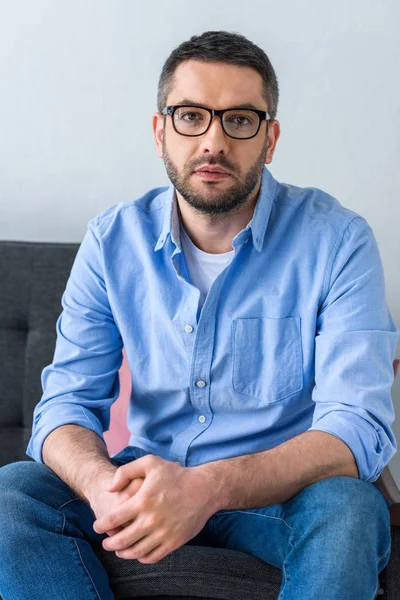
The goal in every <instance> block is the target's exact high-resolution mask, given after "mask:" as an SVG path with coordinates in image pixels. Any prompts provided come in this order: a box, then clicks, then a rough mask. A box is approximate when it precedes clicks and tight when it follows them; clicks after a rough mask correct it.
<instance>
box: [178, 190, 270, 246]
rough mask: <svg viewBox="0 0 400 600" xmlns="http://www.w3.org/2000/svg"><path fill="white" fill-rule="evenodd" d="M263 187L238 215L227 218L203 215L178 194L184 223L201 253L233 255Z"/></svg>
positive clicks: (255, 192)
mask: <svg viewBox="0 0 400 600" xmlns="http://www.w3.org/2000/svg"><path fill="white" fill-rule="evenodd" d="M260 187H261V182H260V183H259V185H258V186H257V188H256V190H255V191H254V193H253V194H252V195H251V197H250V198H249V199H248V201H247V202H246V204H244V205H243V206H242V207H241V209H240V210H239V211H238V212H236V213H233V214H227V215H207V214H204V213H199V212H198V211H196V210H195V209H194V208H193V207H192V206H190V204H188V203H187V202H186V201H185V199H184V198H183V196H181V194H180V193H179V192H178V191H177V190H176V197H177V201H178V208H179V212H180V219H181V222H182V225H183V227H184V229H185V231H186V233H187V234H188V236H189V237H190V239H191V240H192V242H193V243H194V244H195V245H196V246H197V247H198V248H200V250H203V252H208V253H210V254H222V253H224V252H230V251H231V250H232V240H233V238H234V237H235V236H236V235H237V234H238V233H239V231H242V229H244V228H245V227H246V225H247V224H248V223H249V221H251V219H252V217H253V214H254V209H255V206H256V204H257V199H258V195H259V192H260Z"/></svg>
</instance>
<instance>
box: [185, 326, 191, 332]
mask: <svg viewBox="0 0 400 600" xmlns="http://www.w3.org/2000/svg"><path fill="white" fill-rule="evenodd" d="M185 331H186V333H192V331H193V327H192V326H191V325H185Z"/></svg>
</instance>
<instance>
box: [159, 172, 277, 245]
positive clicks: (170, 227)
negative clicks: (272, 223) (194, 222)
mask: <svg viewBox="0 0 400 600" xmlns="http://www.w3.org/2000/svg"><path fill="white" fill-rule="evenodd" d="M277 185H278V182H277V181H276V179H274V177H273V176H272V175H271V173H270V172H269V170H268V169H267V167H266V165H264V171H263V175H262V179H261V187H260V193H259V196H258V200H257V204H256V207H255V209H254V213H253V217H252V219H251V221H250V222H249V223H248V225H247V226H246V228H245V230H244V231H246V230H248V229H250V230H251V235H252V238H253V244H254V247H255V248H256V250H258V252H261V250H262V247H263V244H264V237H265V231H266V229H267V225H268V221H269V216H270V214H271V209H272V203H273V201H274V199H275V195H276V189H277ZM179 224H180V220H179V214H178V203H177V200H176V194H175V188H174V186H173V185H170V186H169V187H168V189H167V190H166V192H165V204H164V218H163V225H162V229H161V233H160V235H159V237H158V240H157V243H156V245H155V247H154V250H155V251H157V250H160V249H161V248H162V247H163V246H164V244H165V242H166V240H167V237H168V236H169V235H170V236H171V240H172V241H173V242H174V244H175V246H177V247H179V248H180V233H179ZM242 231H243V230H242ZM241 233H242V232H240V233H239V234H238V235H237V236H236V237H238V236H239V235H240V234H241ZM236 237H235V238H234V239H236Z"/></svg>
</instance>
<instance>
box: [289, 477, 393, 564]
mask: <svg viewBox="0 0 400 600" xmlns="http://www.w3.org/2000/svg"><path fill="white" fill-rule="evenodd" d="M286 517H287V519H288V521H289V523H290V524H291V525H294V524H295V523H296V527H297V528H298V527H299V525H300V528H301V529H303V530H307V531H311V530H315V531H317V530H321V531H325V532H326V535H329V534H328V532H329V531H330V532H332V535H333V534H334V536H335V538H336V540H337V541H338V543H339V545H340V543H343V545H346V544H348V545H351V544H354V543H356V544H357V543H359V542H360V541H361V540H364V541H365V543H367V538H369V540H370V543H371V544H372V545H373V546H375V547H376V552H377V555H378V556H384V555H386V554H387V553H388V551H389V550H390V544H391V531H390V513H389V508H388V506H387V504H386V501H385V499H384V497H383V495H382V494H381V492H380V491H379V490H378V489H377V488H376V487H375V486H374V485H373V484H372V483H371V482H368V481H364V480H360V479H356V478H354V477H345V476H336V477H329V478H326V479H321V480H319V481H317V482H315V483H313V484H311V485H309V486H307V487H305V488H304V489H303V490H301V492H299V493H298V494H297V495H296V496H294V497H293V498H292V499H291V500H290V501H289V502H288V505H287V510H286Z"/></svg>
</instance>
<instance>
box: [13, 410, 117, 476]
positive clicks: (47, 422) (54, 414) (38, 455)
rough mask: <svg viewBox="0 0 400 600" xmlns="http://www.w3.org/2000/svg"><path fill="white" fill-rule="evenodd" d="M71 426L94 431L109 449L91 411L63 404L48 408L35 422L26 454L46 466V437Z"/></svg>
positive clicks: (98, 423) (99, 424) (98, 422)
mask: <svg viewBox="0 0 400 600" xmlns="http://www.w3.org/2000/svg"><path fill="white" fill-rule="evenodd" d="M69 424H73V425H81V426H82V427H85V428H86V429H90V430H91V431H94V432H95V433H97V434H98V435H99V436H100V438H101V439H102V440H103V443H104V445H105V446H106V447H107V445H106V442H105V441H104V437H103V428H102V426H101V423H100V421H99V419H98V418H97V417H96V416H95V415H94V414H93V413H92V412H91V411H90V410H88V409H86V408H84V407H83V406H81V405H78V404H72V403H66V402H63V403H60V404H54V405H53V406H50V407H49V408H47V409H46V410H45V411H44V412H42V413H41V415H40V416H39V417H38V420H37V421H35V422H34V425H33V430H32V431H33V434H32V436H31V438H30V440H29V443H28V446H27V449H26V452H25V453H26V454H27V455H28V456H30V457H31V458H33V459H34V460H35V461H36V462H39V463H42V464H44V462H43V456H42V448H43V443H44V441H45V439H46V437H47V436H48V435H49V434H50V433H51V432H52V431H53V430H54V429H57V427H61V426H62V425H69Z"/></svg>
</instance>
